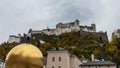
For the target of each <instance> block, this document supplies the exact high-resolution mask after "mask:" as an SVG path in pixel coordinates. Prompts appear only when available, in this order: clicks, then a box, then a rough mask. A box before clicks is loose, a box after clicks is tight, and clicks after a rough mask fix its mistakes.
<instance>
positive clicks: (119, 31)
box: [112, 29, 120, 39]
mask: <svg viewBox="0 0 120 68" xmlns="http://www.w3.org/2000/svg"><path fill="white" fill-rule="evenodd" d="M116 38H120V29H117V30H115V31H114V32H113V33H112V39H116Z"/></svg>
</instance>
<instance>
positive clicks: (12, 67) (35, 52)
mask: <svg viewBox="0 0 120 68" xmlns="http://www.w3.org/2000/svg"><path fill="white" fill-rule="evenodd" d="M5 68H43V55H42V53H41V51H40V50H39V49H38V48H37V47H35V46H34V45H32V44H20V45H17V46H16V47H14V48H13V49H11V50H10V52H9V53H8V54H7V57H6V60H5Z"/></svg>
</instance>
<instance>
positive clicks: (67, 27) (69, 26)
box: [29, 20, 96, 35]
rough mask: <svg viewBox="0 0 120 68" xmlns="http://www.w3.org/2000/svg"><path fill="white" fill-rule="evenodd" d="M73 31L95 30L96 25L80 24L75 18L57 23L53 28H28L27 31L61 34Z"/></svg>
mask: <svg viewBox="0 0 120 68" xmlns="http://www.w3.org/2000/svg"><path fill="white" fill-rule="evenodd" d="M72 31H73V32H74V31H87V32H96V25H95V24H91V26H81V25H80V23H79V20H75V21H74V22H70V23H65V24H63V23H58V24H57V25H56V28H55V29H49V28H47V29H43V30H41V31H40V30H39V31H37V30H34V31H33V30H32V29H30V30H29V33H35V32H36V33H44V34H46V35H61V34H62V33H68V32H72Z"/></svg>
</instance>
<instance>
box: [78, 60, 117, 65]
mask: <svg viewBox="0 0 120 68" xmlns="http://www.w3.org/2000/svg"><path fill="white" fill-rule="evenodd" d="M98 65H103V66H104V65H116V63H114V62H111V61H89V62H86V63H84V64H81V65H80V66H98Z"/></svg>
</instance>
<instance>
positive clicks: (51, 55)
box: [44, 47, 82, 68]
mask: <svg viewBox="0 0 120 68" xmlns="http://www.w3.org/2000/svg"><path fill="white" fill-rule="evenodd" d="M80 64H82V62H81V61H80V60H79V59H78V58H77V57H76V56H75V55H73V54H71V53H70V52H68V51H67V50H65V49H64V48H61V47H58V48H54V49H52V50H50V51H47V62H46V65H45V66H44V67H45V68H79V65H80Z"/></svg>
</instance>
